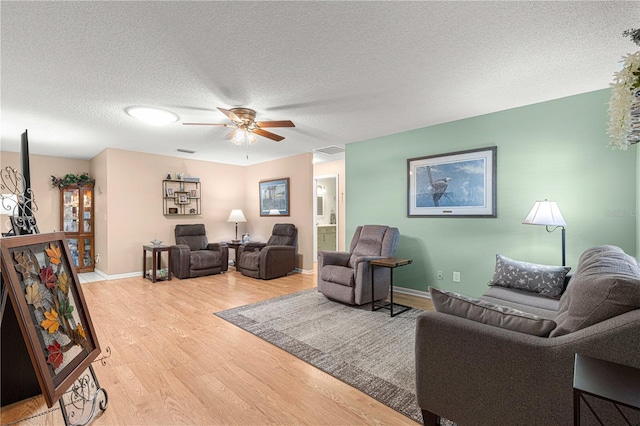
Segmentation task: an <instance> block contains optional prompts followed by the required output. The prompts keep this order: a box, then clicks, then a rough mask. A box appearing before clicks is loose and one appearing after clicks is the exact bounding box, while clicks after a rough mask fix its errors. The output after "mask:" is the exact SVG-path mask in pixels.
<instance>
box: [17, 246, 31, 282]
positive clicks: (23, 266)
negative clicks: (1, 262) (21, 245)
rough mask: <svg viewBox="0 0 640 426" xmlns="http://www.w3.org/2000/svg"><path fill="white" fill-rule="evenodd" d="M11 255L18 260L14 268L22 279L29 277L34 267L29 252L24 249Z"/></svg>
mask: <svg viewBox="0 0 640 426" xmlns="http://www.w3.org/2000/svg"><path fill="white" fill-rule="evenodd" d="M13 257H14V258H15V259H16V261H17V262H18V264H17V265H16V270H17V271H18V272H19V273H20V274H21V275H22V279H27V278H29V277H30V276H31V271H32V270H34V269H35V265H34V264H33V261H32V260H31V257H30V256H29V254H28V253H27V252H26V251H23V252H22V253H15V254H14V255H13Z"/></svg>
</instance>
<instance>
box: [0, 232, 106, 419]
mask: <svg viewBox="0 0 640 426" xmlns="http://www.w3.org/2000/svg"><path fill="white" fill-rule="evenodd" d="M1 252H2V277H3V282H4V285H5V286H6V289H7V290H8V291H7V292H8V294H9V297H10V299H11V304H12V305H13V308H14V310H15V313H16V317H17V318H18V323H19V325H20V331H21V332H22V336H23V338H24V342H25V345H26V347H27V351H28V352H29V357H30V358H31V363H32V365H33V368H34V371H35V373H36V377H37V379H38V383H39V384H40V389H41V390H42V394H43V395H44V399H45V401H46V402H47V405H48V406H49V407H51V406H52V405H53V404H54V403H55V402H57V401H58V400H59V399H60V397H61V396H62V395H63V394H64V393H65V392H66V391H67V390H68V389H69V388H70V387H71V385H72V384H73V383H74V382H75V380H76V379H77V378H78V377H80V375H81V374H83V373H84V372H85V370H86V369H87V368H88V367H89V366H90V365H91V362H92V361H93V360H94V359H95V358H96V357H97V356H98V354H99V353H100V347H99V345H98V341H97V339H96V337H95V336H96V334H95V331H94V328H93V323H92V322H91V318H90V316H89V312H88V310H87V304H86V302H85V299H84V296H83V294H82V289H81V288H80V285H79V281H78V276H77V274H76V271H75V269H74V268H73V266H72V264H71V263H70V259H71V256H70V253H69V247H68V246H67V243H66V238H65V234H64V233H63V232H57V233H51V234H35V235H28V236H20V237H12V238H3V239H2V241H1ZM5 309H10V308H9V307H5Z"/></svg>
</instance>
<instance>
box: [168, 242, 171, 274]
mask: <svg viewBox="0 0 640 426" xmlns="http://www.w3.org/2000/svg"><path fill="white" fill-rule="evenodd" d="M167 258H168V261H169V264H168V265H167V280H169V281H171V249H169V250H167Z"/></svg>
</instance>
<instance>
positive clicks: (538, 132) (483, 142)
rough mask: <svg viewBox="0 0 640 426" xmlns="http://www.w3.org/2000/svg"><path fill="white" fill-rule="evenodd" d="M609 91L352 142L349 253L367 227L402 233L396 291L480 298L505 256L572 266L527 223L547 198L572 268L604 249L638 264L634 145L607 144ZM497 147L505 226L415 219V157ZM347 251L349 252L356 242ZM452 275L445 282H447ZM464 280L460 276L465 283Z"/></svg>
mask: <svg viewBox="0 0 640 426" xmlns="http://www.w3.org/2000/svg"><path fill="white" fill-rule="evenodd" d="M609 94H610V92H609V90H608V89H606V90H600V91H596V92H591V93H586V94H582V95H576V96H571V97H567V98H562V99H557V100H553V101H549V102H544V103H540V104H535V105H529V106H525V107H520V108H515V109H511V110H506V111H501V112H497V113H493V114H488V115H483V116H478V117H473V118H469V119H464V120H459V121H455V122H450V123H445V124H440V125H435V126H430V127H425V128H421V129H416V130H411V131H407V132H403V133H398V134H393V135H388V136H384V137H379V138H375V139H370V140H366V141H361V142H357V143H351V144H347V145H346V193H347V197H348V202H347V203H346V205H347V218H346V222H347V223H346V232H347V244H349V242H350V239H351V236H352V235H353V232H354V230H355V228H356V226H358V225H361V224H384V225H389V226H395V227H398V228H399V229H400V234H401V236H400V242H399V245H398V250H397V252H396V256H398V257H404V258H411V259H413V264H411V265H409V266H404V267H401V268H398V269H396V271H395V272H394V283H395V285H397V286H400V287H406V288H409V289H414V290H419V291H427V287H428V286H434V287H438V288H444V289H449V290H453V291H459V292H462V293H465V294H468V295H471V296H479V295H481V294H482V293H483V292H484V291H485V290H486V288H487V282H488V281H489V280H490V279H491V276H492V274H493V270H494V265H495V255H496V254H498V253H500V254H503V255H505V256H508V257H511V258H513V259H517V260H524V261H528V262H533V263H543V264H555V265H559V264H560V263H561V231H560V229H558V230H556V231H555V232H551V233H548V232H546V230H545V227H543V226H534V225H523V224H522V221H523V219H524V218H525V216H526V215H527V213H528V212H529V210H530V209H531V207H532V206H533V204H534V202H535V201H536V200H543V199H549V200H553V201H556V202H557V203H558V205H559V207H560V209H561V211H562V214H563V216H564V218H565V220H566V221H567V231H566V233H567V265H569V266H571V267H572V268H573V270H575V267H576V266H577V263H578V258H579V256H580V254H581V253H582V252H583V251H584V250H585V249H587V248H589V247H591V246H594V245H601V244H613V245H617V246H619V247H621V248H622V249H624V250H625V251H626V252H627V253H629V254H632V255H635V254H636V253H637V250H636V246H637V244H639V242H638V241H639V240H640V232H639V231H638V227H639V226H640V220H639V219H638V215H637V198H638V194H639V191H640V188H637V187H638V174H637V163H638V161H639V160H638V158H639V155H638V154H637V153H636V152H635V151H636V150H637V149H638V147H637V145H636V146H633V147H631V148H630V149H629V150H628V151H626V152H625V151H618V150H616V151H613V150H611V149H610V148H608V147H607V146H606V144H607V140H608V136H607V134H606V126H607V119H608V118H607V107H608V101H609ZM488 146H497V147H498V153H497V213H498V217H497V218H409V217H407V159H409V158H415V157H421V156H427V155H434V154H444V153H449V152H456V151H463V150H468V149H474V148H482V147H488ZM347 246H348V245H347ZM438 270H440V271H443V275H444V280H437V279H436V271H438ZM453 271H458V272H460V273H461V282H460V283H454V282H453V280H452V273H453Z"/></svg>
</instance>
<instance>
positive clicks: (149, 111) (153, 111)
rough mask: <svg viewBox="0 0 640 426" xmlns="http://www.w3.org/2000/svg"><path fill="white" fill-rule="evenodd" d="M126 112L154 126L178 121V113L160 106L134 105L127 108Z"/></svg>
mask: <svg viewBox="0 0 640 426" xmlns="http://www.w3.org/2000/svg"><path fill="white" fill-rule="evenodd" d="M125 112H126V113H127V114H129V115H130V116H131V117H133V118H137V119H138V120H140V121H142V122H143V123H146V124H150V125H152V126H162V125H165V124H169V123H173V122H176V121H178V116H177V115H176V114H174V113H172V112H170V111H165V110H163V109H159V108H150V107H139V106H132V107H128V108H126V109H125Z"/></svg>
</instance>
